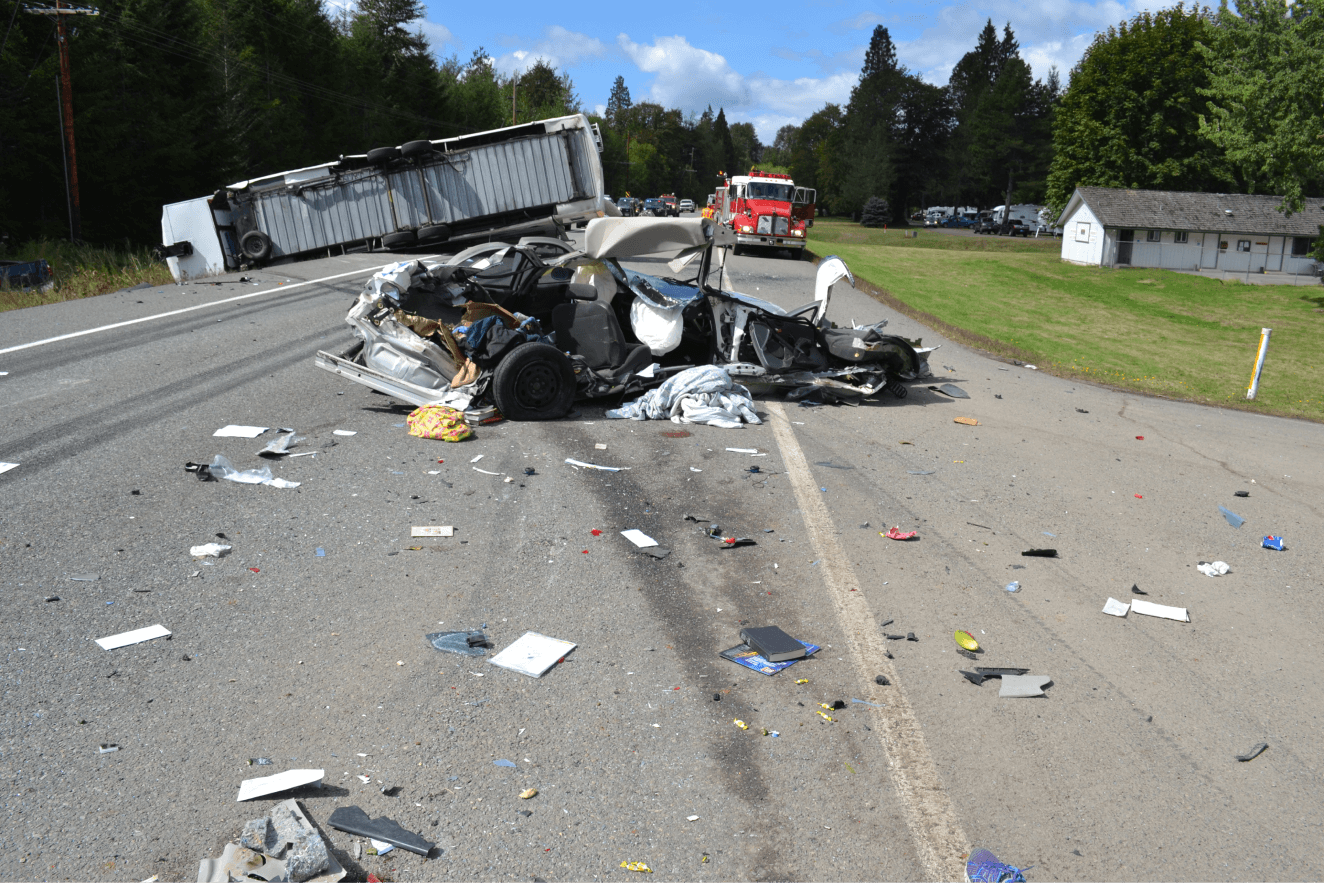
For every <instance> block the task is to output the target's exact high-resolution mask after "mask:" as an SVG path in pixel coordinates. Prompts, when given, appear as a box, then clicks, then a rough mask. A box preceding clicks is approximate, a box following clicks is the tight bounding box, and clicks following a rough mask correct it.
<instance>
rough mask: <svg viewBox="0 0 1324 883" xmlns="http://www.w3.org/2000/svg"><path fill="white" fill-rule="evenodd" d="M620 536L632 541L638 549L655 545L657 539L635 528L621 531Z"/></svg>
mask: <svg viewBox="0 0 1324 883" xmlns="http://www.w3.org/2000/svg"><path fill="white" fill-rule="evenodd" d="M621 536H623V537H625V538H626V539H627V540H629V541H630V542H632V543H634V544H635V545H636V546H638V547H639V548H640V549H646V548H648V547H649V546H656V545H657V540H655V539H653V538H652V537H650V536H649V535H648V534H646V533H644V532H643V531H642V530H636V529H635V528H630V529H629V530H623V531H621Z"/></svg>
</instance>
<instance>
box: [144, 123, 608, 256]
mask: <svg viewBox="0 0 1324 883" xmlns="http://www.w3.org/2000/svg"><path fill="white" fill-rule="evenodd" d="M601 150H602V138H601V135H600V134H599V132H598V130H597V127H596V126H595V125H594V124H593V123H591V122H589V120H588V118H587V117H586V116H584V115H583V114H576V115H574V116H566V117H557V118H555V119H548V120H539V121H538V122H533V123H525V124H522V125H518V126H510V127H508V128H504V129H493V130H491V131H488V132H477V133H475V134H472V135H464V136H461V137H459V138H445V139H442V140H439V141H410V142H408V143H406V144H403V145H401V146H399V147H379V148H377V149H375V150H371V151H369V152H368V153H366V154H360V155H354V156H342V157H340V158H339V159H338V160H335V161H332V162H327V163H322V164H320V165H316V166H309V167H308V168H303V169H295V170H293V171H289V172H281V173H279V174H275V175H266V176H263V177H261V178H254V179H251V180H248V181H240V182H239V183H237V184H231V185H230V186H228V187H224V188H222V189H220V190H218V191H216V193H214V194H213V195H211V196H204V197H199V198H198V199H191V200H188V201H186V202H177V203H173V204H171V205H167V206H165V207H164V208H163V209H162V212H161V236H162V240H161V241H162V243H163V245H162V247H161V248H160V249H159V251H160V252H161V254H162V255H163V256H164V257H165V258H166V262H167V263H168V264H169V266H170V272H171V273H172V274H173V275H174V277H175V280H176V281H180V282H183V281H186V280H189V279H198V278H201V277H204V276H211V275H215V274H218V273H224V272H227V271H229V270H237V269H241V268H243V267H250V266H257V265H261V264H266V263H272V262H280V261H286V260H298V259H300V258H309V257H323V256H327V255H330V254H341V253H343V252H345V251H348V250H366V249H374V248H382V249H387V250H390V249H399V248H407V247H410V246H414V245H429V246H437V245H440V244H441V243H443V242H446V241H447V240H475V239H510V241H512V242H513V241H515V239H517V238H519V237H520V236H525V235H536V234H539V233H555V232H559V231H561V230H564V229H565V228H566V227H569V226H572V225H574V224H576V223H580V222H586V221H588V220H590V219H592V218H600V217H604V216H615V215H617V211H616V207H615V206H614V205H613V204H612V203H611V202H610V201H609V200H608V199H607V198H606V196H605V195H604V194H603V189H604V187H603V176H602V163H601V160H600V159H599V156H598V154H599V152H600V151H601Z"/></svg>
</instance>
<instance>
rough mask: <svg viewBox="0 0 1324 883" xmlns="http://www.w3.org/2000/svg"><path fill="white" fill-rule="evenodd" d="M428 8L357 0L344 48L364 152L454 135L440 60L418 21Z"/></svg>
mask: <svg viewBox="0 0 1324 883" xmlns="http://www.w3.org/2000/svg"><path fill="white" fill-rule="evenodd" d="M424 12H425V10H424V8H423V4H422V2H421V0H358V5H357V8H356V10H355V12H354V13H353V18H352V20H351V25H350V33H349V37H348V43H347V47H346V49H347V52H348V54H349V60H350V65H351V69H352V71H353V76H354V77H355V86H356V90H357V91H358V93H359V95H360V103H359V105H358V107H356V108H355V111H356V112H357V115H358V127H359V131H360V137H359V138H358V139H355V140H356V141H357V142H358V145H359V147H360V149H361V150H368V149H371V148H373V147H380V146H383V145H388V144H399V143H401V142H404V141H411V140H414V139H419V138H435V137H439V136H440V135H442V134H452V133H450V132H446V131H444V130H445V129H447V128H448V126H446V124H445V123H444V122H442V119H441V118H442V117H444V116H445V115H446V102H445V96H444V94H443V93H442V91H441V89H440V88H439V87H440V85H441V80H440V79H439V78H438V77H437V66H436V62H435V61H434V59H433V57H432V53H431V51H430V49H429V47H428V41H427V38H426V37H424V36H423V33H422V31H421V30H419V29H418V28H417V25H415V24H414V23H415V22H417V21H418V20H419V19H420V18H422V17H423V14H424ZM411 27H412V29H411Z"/></svg>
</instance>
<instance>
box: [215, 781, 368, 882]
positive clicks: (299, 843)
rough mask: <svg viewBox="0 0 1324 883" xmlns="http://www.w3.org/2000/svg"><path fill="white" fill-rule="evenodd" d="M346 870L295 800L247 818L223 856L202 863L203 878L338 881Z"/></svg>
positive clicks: (223, 880)
mask: <svg viewBox="0 0 1324 883" xmlns="http://www.w3.org/2000/svg"><path fill="white" fill-rule="evenodd" d="M344 876H345V869H344V868H342V867H340V865H339V864H338V863H337V862H336V860H335V858H334V857H333V856H332V855H331V852H330V850H328V849H327V846H326V841H324V840H323V839H322V836H321V835H320V834H318V833H317V829H316V828H315V827H313V825H312V823H311V822H310V821H309V820H308V817H307V816H306V815H304V813H303V811H302V810H301V809H300V808H299V805H298V803H297V802H296V801H294V800H286V801H284V802H282V803H278V804H276V805H275V806H274V807H272V808H271V813H270V814H269V815H266V816H263V817H262V818H260V819H252V820H250V821H249V822H247V823H246V824H245V825H244V829H243V833H241V834H240V836H239V838H238V840H236V841H235V842H233V843H229V844H227V845H226V847H225V850H224V852H222V854H221V857H220V858H219V859H204V860H203V861H202V863H201V864H200V866H199V868H198V880H199V881H202V883H230V881H235V880H252V879H257V880H266V881H270V883H278V881H290V883H305V881H308V883H334V881H338V880H340V879H342V878H343V877H344Z"/></svg>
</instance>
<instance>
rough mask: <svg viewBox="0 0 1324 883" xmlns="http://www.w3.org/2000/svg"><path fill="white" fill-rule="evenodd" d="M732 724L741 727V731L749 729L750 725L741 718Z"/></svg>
mask: <svg viewBox="0 0 1324 883" xmlns="http://www.w3.org/2000/svg"><path fill="white" fill-rule="evenodd" d="M731 723H733V724H735V725H736V726H737V727H740V729H742V730H748V729H749V724H747V723H745V722H744V721H742V720H741V719H740V718H736V719H735V720H733V721H731Z"/></svg>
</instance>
